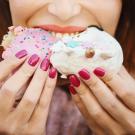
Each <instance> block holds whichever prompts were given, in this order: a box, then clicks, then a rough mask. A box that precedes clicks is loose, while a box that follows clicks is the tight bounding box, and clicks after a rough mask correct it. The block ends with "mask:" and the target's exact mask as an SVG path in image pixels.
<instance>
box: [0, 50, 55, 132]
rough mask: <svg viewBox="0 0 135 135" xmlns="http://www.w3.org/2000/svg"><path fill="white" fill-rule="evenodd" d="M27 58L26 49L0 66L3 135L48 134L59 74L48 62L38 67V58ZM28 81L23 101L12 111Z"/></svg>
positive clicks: (0, 118)
mask: <svg viewBox="0 0 135 135" xmlns="http://www.w3.org/2000/svg"><path fill="white" fill-rule="evenodd" d="M26 55H27V52H26V51H25V50H23V51H21V52H19V53H17V54H16V57H12V58H9V59H6V60H4V61H2V62H1V63H0V82H1V85H2V86H1V90H0V135H44V134H45V131H46V121H47V117H48V111H49V106H50V102H51V98H52V94H53V91H54V88H55V84H56V79H57V72H56V70H55V69H54V68H51V69H49V66H50V64H49V60H48V59H45V60H43V61H42V62H41V64H40V65H39V63H40V62H39V61H40V60H39V57H38V56H37V55H32V56H31V57H30V58H27V56H26ZM17 68H18V70H17V71H16V72H15V73H14V74H13V75H12V76H11V77H9V78H8V79H7V80H6V78H7V77H8V76H9V74H10V73H12V72H13V71H14V70H16V69H17ZM48 74H49V76H48ZM31 77H32V79H31ZM30 79H31V80H30ZM3 81H4V83H2V82H3ZM28 82H30V83H29V84H28V86H27V88H26V90H25V92H24V94H23V97H22V99H21V101H20V102H19V103H18V105H17V106H16V108H13V106H14V104H15V99H16V95H17V93H18V92H19V90H20V89H21V88H22V87H23V86H24V85H26V83H28Z"/></svg>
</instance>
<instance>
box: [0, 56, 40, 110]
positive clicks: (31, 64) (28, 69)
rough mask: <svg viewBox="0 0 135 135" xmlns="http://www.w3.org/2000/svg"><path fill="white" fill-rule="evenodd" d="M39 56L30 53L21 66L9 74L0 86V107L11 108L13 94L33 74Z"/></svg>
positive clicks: (13, 99) (14, 94)
mask: <svg viewBox="0 0 135 135" xmlns="http://www.w3.org/2000/svg"><path fill="white" fill-rule="evenodd" d="M38 61H39V57H38V56H37V55H32V56H31V57H30V59H29V60H27V61H26V62H25V63H24V64H23V65H22V67H21V68H20V69H19V70H18V71H17V72H16V73H15V74H14V75H13V76H11V77H10V78H9V79H8V80H7V81H6V82H5V83H4V85H3V86H2V88H1V92H0V95H1V101H4V102H2V104H0V108H3V105H4V106H5V108H7V109H8V110H9V111H10V109H11V108H12V106H13V104H14V101H15V96H16V94H17V92H18V91H19V90H20V89H21V88H22V87H23V86H24V84H26V82H27V81H28V80H29V78H30V77H31V76H32V75H33V73H34V71H35V70H36V68H37V65H38V64H37V63H38Z"/></svg>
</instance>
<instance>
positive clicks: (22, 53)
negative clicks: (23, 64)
mask: <svg viewBox="0 0 135 135" xmlns="http://www.w3.org/2000/svg"><path fill="white" fill-rule="evenodd" d="M26 55H28V53H27V51H26V50H21V51H19V52H17V53H16V55H15V56H16V57H17V58H18V59H21V58H23V57H25V56H26Z"/></svg>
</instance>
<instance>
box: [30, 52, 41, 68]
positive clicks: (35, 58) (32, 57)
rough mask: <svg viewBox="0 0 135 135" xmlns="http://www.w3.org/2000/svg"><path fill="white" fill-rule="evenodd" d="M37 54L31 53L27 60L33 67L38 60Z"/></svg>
mask: <svg viewBox="0 0 135 135" xmlns="http://www.w3.org/2000/svg"><path fill="white" fill-rule="evenodd" d="M39 59H40V58H39V56H38V55H37V54H33V55H32V56H31V57H30V59H29V60H28V63H29V65H30V66H32V67H34V66H36V64H37V63H38V61H39Z"/></svg>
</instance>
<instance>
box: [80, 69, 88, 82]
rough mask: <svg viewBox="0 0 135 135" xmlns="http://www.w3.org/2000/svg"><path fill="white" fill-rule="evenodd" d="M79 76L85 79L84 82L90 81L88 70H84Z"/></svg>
mask: <svg viewBox="0 0 135 135" xmlns="http://www.w3.org/2000/svg"><path fill="white" fill-rule="evenodd" d="M79 75H80V76H81V77H82V78H83V79H84V80H89V79H90V74H89V72H88V71H87V70H86V69H82V70H81V71H79Z"/></svg>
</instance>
